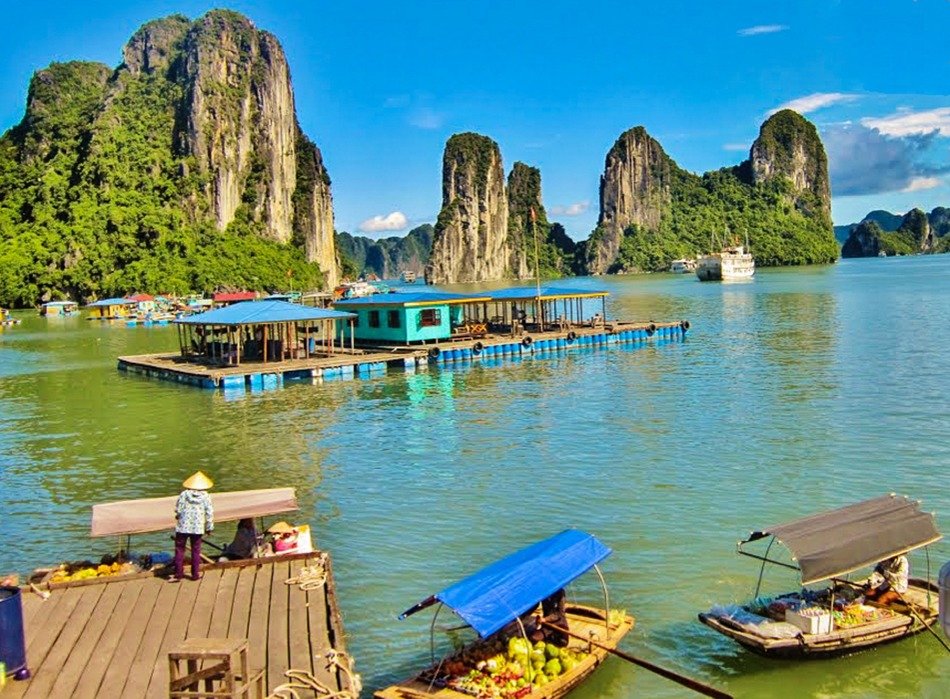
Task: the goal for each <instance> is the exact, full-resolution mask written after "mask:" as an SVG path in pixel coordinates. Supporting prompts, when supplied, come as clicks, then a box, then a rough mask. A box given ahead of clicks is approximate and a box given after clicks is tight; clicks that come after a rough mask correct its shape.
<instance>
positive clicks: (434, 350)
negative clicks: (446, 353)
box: [429, 347, 442, 359]
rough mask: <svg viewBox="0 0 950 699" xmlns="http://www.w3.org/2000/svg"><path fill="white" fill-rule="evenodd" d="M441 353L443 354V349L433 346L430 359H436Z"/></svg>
mask: <svg viewBox="0 0 950 699" xmlns="http://www.w3.org/2000/svg"><path fill="white" fill-rule="evenodd" d="M440 354H442V350H440V349H439V348H438V347H432V348H431V349H430V350H429V359H435V358H437V357H438V356H439V355H440Z"/></svg>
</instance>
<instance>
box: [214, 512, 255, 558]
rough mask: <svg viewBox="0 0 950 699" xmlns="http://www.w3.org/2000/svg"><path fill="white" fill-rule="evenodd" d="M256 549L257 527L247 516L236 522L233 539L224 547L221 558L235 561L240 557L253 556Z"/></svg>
mask: <svg viewBox="0 0 950 699" xmlns="http://www.w3.org/2000/svg"><path fill="white" fill-rule="evenodd" d="M256 550H257V529H256V528H255V527H254V520H253V519H252V518H250V517H248V518H246V519H242V520H240V521H239V522H238V524H237V531H235V532H234V539H233V540H232V541H231V543H230V544H228V545H227V546H225V547H224V550H223V551H222V552H221V559H222V560H228V561H236V560H240V559H242V558H253V557H254V554H255V552H256Z"/></svg>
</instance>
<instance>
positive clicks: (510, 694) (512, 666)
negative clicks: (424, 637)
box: [373, 529, 634, 699]
mask: <svg viewBox="0 0 950 699" xmlns="http://www.w3.org/2000/svg"><path fill="white" fill-rule="evenodd" d="M610 553H611V551H610V549H609V548H607V547H606V546H605V545H604V544H603V543H601V542H600V541H598V540H597V539H596V538H595V537H593V536H591V535H590V534H587V533H586V532H582V531H579V530H576V529H568V530H566V531H563V532H561V533H560V534H556V535H554V536H552V537H549V538H548V539H544V540H543V541H539V542H537V543H535V544H532V545H530V546H528V547H526V548H524V549H521V550H520V551H516V552H515V553H513V554H511V555H509V556H507V557H505V558H502V559H501V560H499V561H496V562H495V563H493V564H491V565H489V566H487V567H486V568H484V569H482V570H480V571H478V572H477V573H474V574H472V575H470V576H468V577H467V578H465V579H463V580H461V581H459V582H457V583H455V584H454V585H451V586H450V587H448V588H446V589H444V590H442V591H441V592H439V593H436V594H435V595H431V596H430V597H428V598H426V599H424V600H423V601H421V602H419V603H418V604H416V605H414V606H413V607H410V608H409V609H407V610H406V611H405V612H403V614H402V615H401V616H400V618H406V617H408V616H410V615H412V614H415V613H416V612H418V611H421V610H422V609H425V608H427V607H429V606H432V605H435V604H439V607H438V608H437V609H438V610H440V609H441V608H442V606H446V607H448V608H449V609H451V610H452V611H453V612H455V613H456V614H457V615H458V616H459V617H461V619H462V620H463V621H465V623H466V625H467V626H469V627H470V628H471V629H472V630H473V631H475V633H476V634H477V635H478V639H477V640H476V641H474V642H473V643H471V644H470V645H468V646H467V647H466V648H464V649H462V650H461V651H459V652H458V653H456V654H455V655H453V656H451V657H449V658H445V659H443V660H442V661H441V662H435V659H434V658H432V659H431V660H430V665H429V667H428V668H427V669H426V670H424V671H422V672H420V673H419V674H417V675H416V676H414V677H413V678H411V679H409V680H406V681H404V682H401V683H399V684H396V685H392V686H390V687H386V688H385V689H381V690H378V691H377V692H376V693H375V694H374V695H373V696H374V697H375V699H417V698H419V697H438V698H440V699H463V698H464V697H471V696H477V697H480V698H483V699H522V698H523V697H530V698H531V699H554V698H555V697H563V696H565V695H567V694H568V693H569V692H570V691H571V690H572V689H574V688H575V687H577V685H579V684H580V683H581V682H583V681H584V680H585V679H586V678H587V677H588V676H589V675H590V674H591V673H592V672H593V671H594V670H595V669H596V668H597V667H598V666H599V665H600V664H601V663H602V662H603V661H604V659H605V658H606V657H607V654H608V653H610V652H612V651H614V650H615V649H616V648H617V644H619V643H620V641H621V639H622V638H623V637H624V636H625V635H626V634H627V633H628V632H629V631H630V629H631V628H632V627H633V623H634V621H633V617H631V616H629V615H628V614H626V612H621V611H618V610H611V609H610V607H609V603H608V599H609V598H608V595H607V587H606V583H604V580H603V576H602V575H601V574H600V569H599V568H598V567H597V564H598V563H599V562H600V561H602V560H603V559H604V558H606V557H607V556H608V555H610ZM591 569H594V570H595V571H597V574H598V576H599V577H600V580H601V585H602V587H603V593H604V605H603V606H602V607H596V606H588V605H583V604H576V603H566V602H565V597H564V594H563V591H564V587H565V586H566V585H568V584H569V583H571V582H572V581H574V580H575V579H576V578H578V577H580V576H581V575H583V574H584V573H585V572H587V571H588V570H591ZM542 601H543V603H542ZM539 604H540V606H541V608H542V610H544V611H542V612H537V611H536V610H537V607H538V606H539ZM550 610H554V611H550ZM557 610H560V611H557ZM541 614H552V616H547V617H543V618H542V617H541ZM436 616H438V611H436ZM552 619H560V621H558V622H556V623H555V624H554V625H553V626H552V624H551V623H550V622H551V620H552ZM565 619H566V622H567V634H564V633H563V628H564V627H563V621H564V620H565ZM430 628H431V629H432V630H434V629H435V618H433V620H432V625H431V627H430ZM526 628H534V629H535V631H536V632H537V631H542V632H543V631H544V630H545V629H548V630H551V629H553V630H554V631H556V630H557V629H561V631H560V632H557V633H553V634H552V635H549V638H548V639H547V640H548V643H547V644H545V643H542V642H537V644H536V645H532V643H531V641H530V640H529V638H528V637H529V635H530V634H531V632H530V631H527V630H526ZM565 643H566V645H564V644H565ZM553 644H560V645H561V646H563V647H560V648H559V647H556V646H555V645H553ZM430 645H432V647H433V648H434V641H433V642H432V644H430ZM503 649H506V650H507V654H505V652H504V650H503ZM565 651H566V653H565ZM538 655H540V657H537V656H538ZM562 659H563V663H564V664H563V666H562V664H561V660H562ZM542 665H543V669H542ZM545 673H547V674H545Z"/></svg>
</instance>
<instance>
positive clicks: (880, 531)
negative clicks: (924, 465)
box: [739, 494, 942, 585]
mask: <svg viewBox="0 0 950 699" xmlns="http://www.w3.org/2000/svg"><path fill="white" fill-rule="evenodd" d="M766 536H774V537H775V538H776V539H777V540H778V541H779V542H780V543H781V544H783V545H784V546H785V547H786V548H787V549H788V550H789V551H790V552H791V553H792V557H793V560H795V562H796V563H797V564H798V567H799V568H800V569H801V572H802V585H809V584H811V583H816V582H820V581H822V580H827V579H828V578H832V577H834V576H836V575H844V574H846V573H850V572H851V571H853V570H857V569H858V568H863V567H865V566H870V565H874V564H875V563H877V562H878V561H881V560H883V559H885V558H890V557H891V556H895V555H897V554H901V553H906V552H907V551H913V550H914V549H917V548H920V547H922V546H927V545H928V544H932V543H933V542H935V541H939V540H940V538H941V537H942V535H941V534H940V532H938V531H937V524H936V522H935V520H934V516H933V514H931V513H929V512H921V511H920V503H919V502H918V501H916V500H911V499H910V498H907V497H904V496H903V495H893V494H892V495H884V496H881V497H879V498H873V499H871V500H865V501H864V502H859V503H857V504H854V505H848V506H847V507H842V508H839V509H837V510H829V511H827V512H822V513H819V514H816V515H811V516H809V517H803V518H802V519H796V520H795V521H793V522H787V523H786V524H779V525H775V526H772V527H767V528H765V529H763V530H761V531H756V532H752V534H751V535H750V536H749V538H748V539H747V540H745V541H742V542H740V543H739V548H740V551H741V549H742V546H743V545H745V544H748V543H750V542H752V541H757V540H759V539H762V538H764V537H766Z"/></svg>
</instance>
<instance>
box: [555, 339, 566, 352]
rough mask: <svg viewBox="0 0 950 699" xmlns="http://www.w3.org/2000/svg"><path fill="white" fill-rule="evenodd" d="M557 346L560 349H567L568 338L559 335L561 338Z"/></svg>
mask: <svg viewBox="0 0 950 699" xmlns="http://www.w3.org/2000/svg"><path fill="white" fill-rule="evenodd" d="M557 348H558V349H559V350H562V349H566V348H567V340H565V339H564V338H563V337H559V338H558V339H557Z"/></svg>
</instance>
